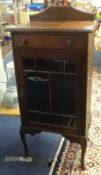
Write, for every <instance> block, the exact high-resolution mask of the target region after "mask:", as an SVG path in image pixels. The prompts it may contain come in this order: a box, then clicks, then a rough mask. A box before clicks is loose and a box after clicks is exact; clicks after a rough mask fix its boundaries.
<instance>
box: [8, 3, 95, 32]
mask: <svg viewBox="0 0 101 175" xmlns="http://www.w3.org/2000/svg"><path fill="white" fill-rule="evenodd" d="M96 27H97V21H96V20H95V16H94V14H90V13H87V12H84V11H79V10H77V9H74V8H73V7H71V6H69V7H68V6H67V7H65V6H62V7H61V6H60V7H54V6H53V7H49V8H48V9H46V10H44V11H42V12H40V13H38V14H34V15H31V16H30V22H29V23H28V24H19V25H16V26H11V27H10V28H9V30H10V31H11V32H12V31H35V32H38V31H45V32H57V31H61V32H62V31H63V32H64V31H67V32H68V31H69V32H72V31H73V32H93V31H95V30H96Z"/></svg>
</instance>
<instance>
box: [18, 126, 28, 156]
mask: <svg viewBox="0 0 101 175" xmlns="http://www.w3.org/2000/svg"><path fill="white" fill-rule="evenodd" d="M25 135H26V133H25V132H24V131H23V129H22V128H21V129H20V137H21V141H22V143H23V145H24V149H25V153H24V156H25V157H26V156H27V155H28V148H27V143H26V139H25Z"/></svg>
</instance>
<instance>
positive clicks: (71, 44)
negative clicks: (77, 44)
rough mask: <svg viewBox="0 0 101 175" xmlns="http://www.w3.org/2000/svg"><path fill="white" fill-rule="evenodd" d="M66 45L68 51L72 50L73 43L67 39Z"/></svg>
mask: <svg viewBox="0 0 101 175" xmlns="http://www.w3.org/2000/svg"><path fill="white" fill-rule="evenodd" d="M66 43H67V46H68V48H69V49H71V48H73V43H72V42H71V41H70V40H69V39H67V40H66Z"/></svg>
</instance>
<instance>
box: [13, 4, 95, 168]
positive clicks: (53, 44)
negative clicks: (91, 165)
mask: <svg viewBox="0 0 101 175" xmlns="http://www.w3.org/2000/svg"><path fill="white" fill-rule="evenodd" d="M96 27H97V23H96V21H95V15H94V14H90V13H89V14H88V13H86V12H81V11H79V10H76V9H74V8H73V7H71V6H53V7H49V8H47V9H46V10H44V11H42V12H40V13H39V14H37V15H32V16H30V23H29V24H26V25H23V24H21V25H17V26H16V27H15V28H10V31H11V37H12V46H13V56H14V65H15V74H16V82H17V90H18V99H19V106H20V113H21V128H20V136H21V140H22V142H23V144H24V148H25V154H27V153H28V148H27V144H26V139H25V135H26V134H27V133H29V134H32V135H33V134H35V133H38V132H41V131H46V132H47V131H48V132H54V133H59V134H62V135H63V136H64V137H65V138H67V139H70V141H71V142H77V143H79V144H80V145H81V149H82V152H81V168H82V169H83V168H84V156H85V151H86V146H87V139H88V131H89V126H90V101H91V79H92V57H93V48H94V32H95V30H96Z"/></svg>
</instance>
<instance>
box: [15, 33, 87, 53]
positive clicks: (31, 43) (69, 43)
mask: <svg viewBox="0 0 101 175" xmlns="http://www.w3.org/2000/svg"><path fill="white" fill-rule="evenodd" d="M14 44H15V47H33V48H36V49H66V50H77V51H79V52H81V51H83V50H84V46H85V44H84V37H83V36H41V35H36V36H35V35H34V36H33V35H15V36H14Z"/></svg>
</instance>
